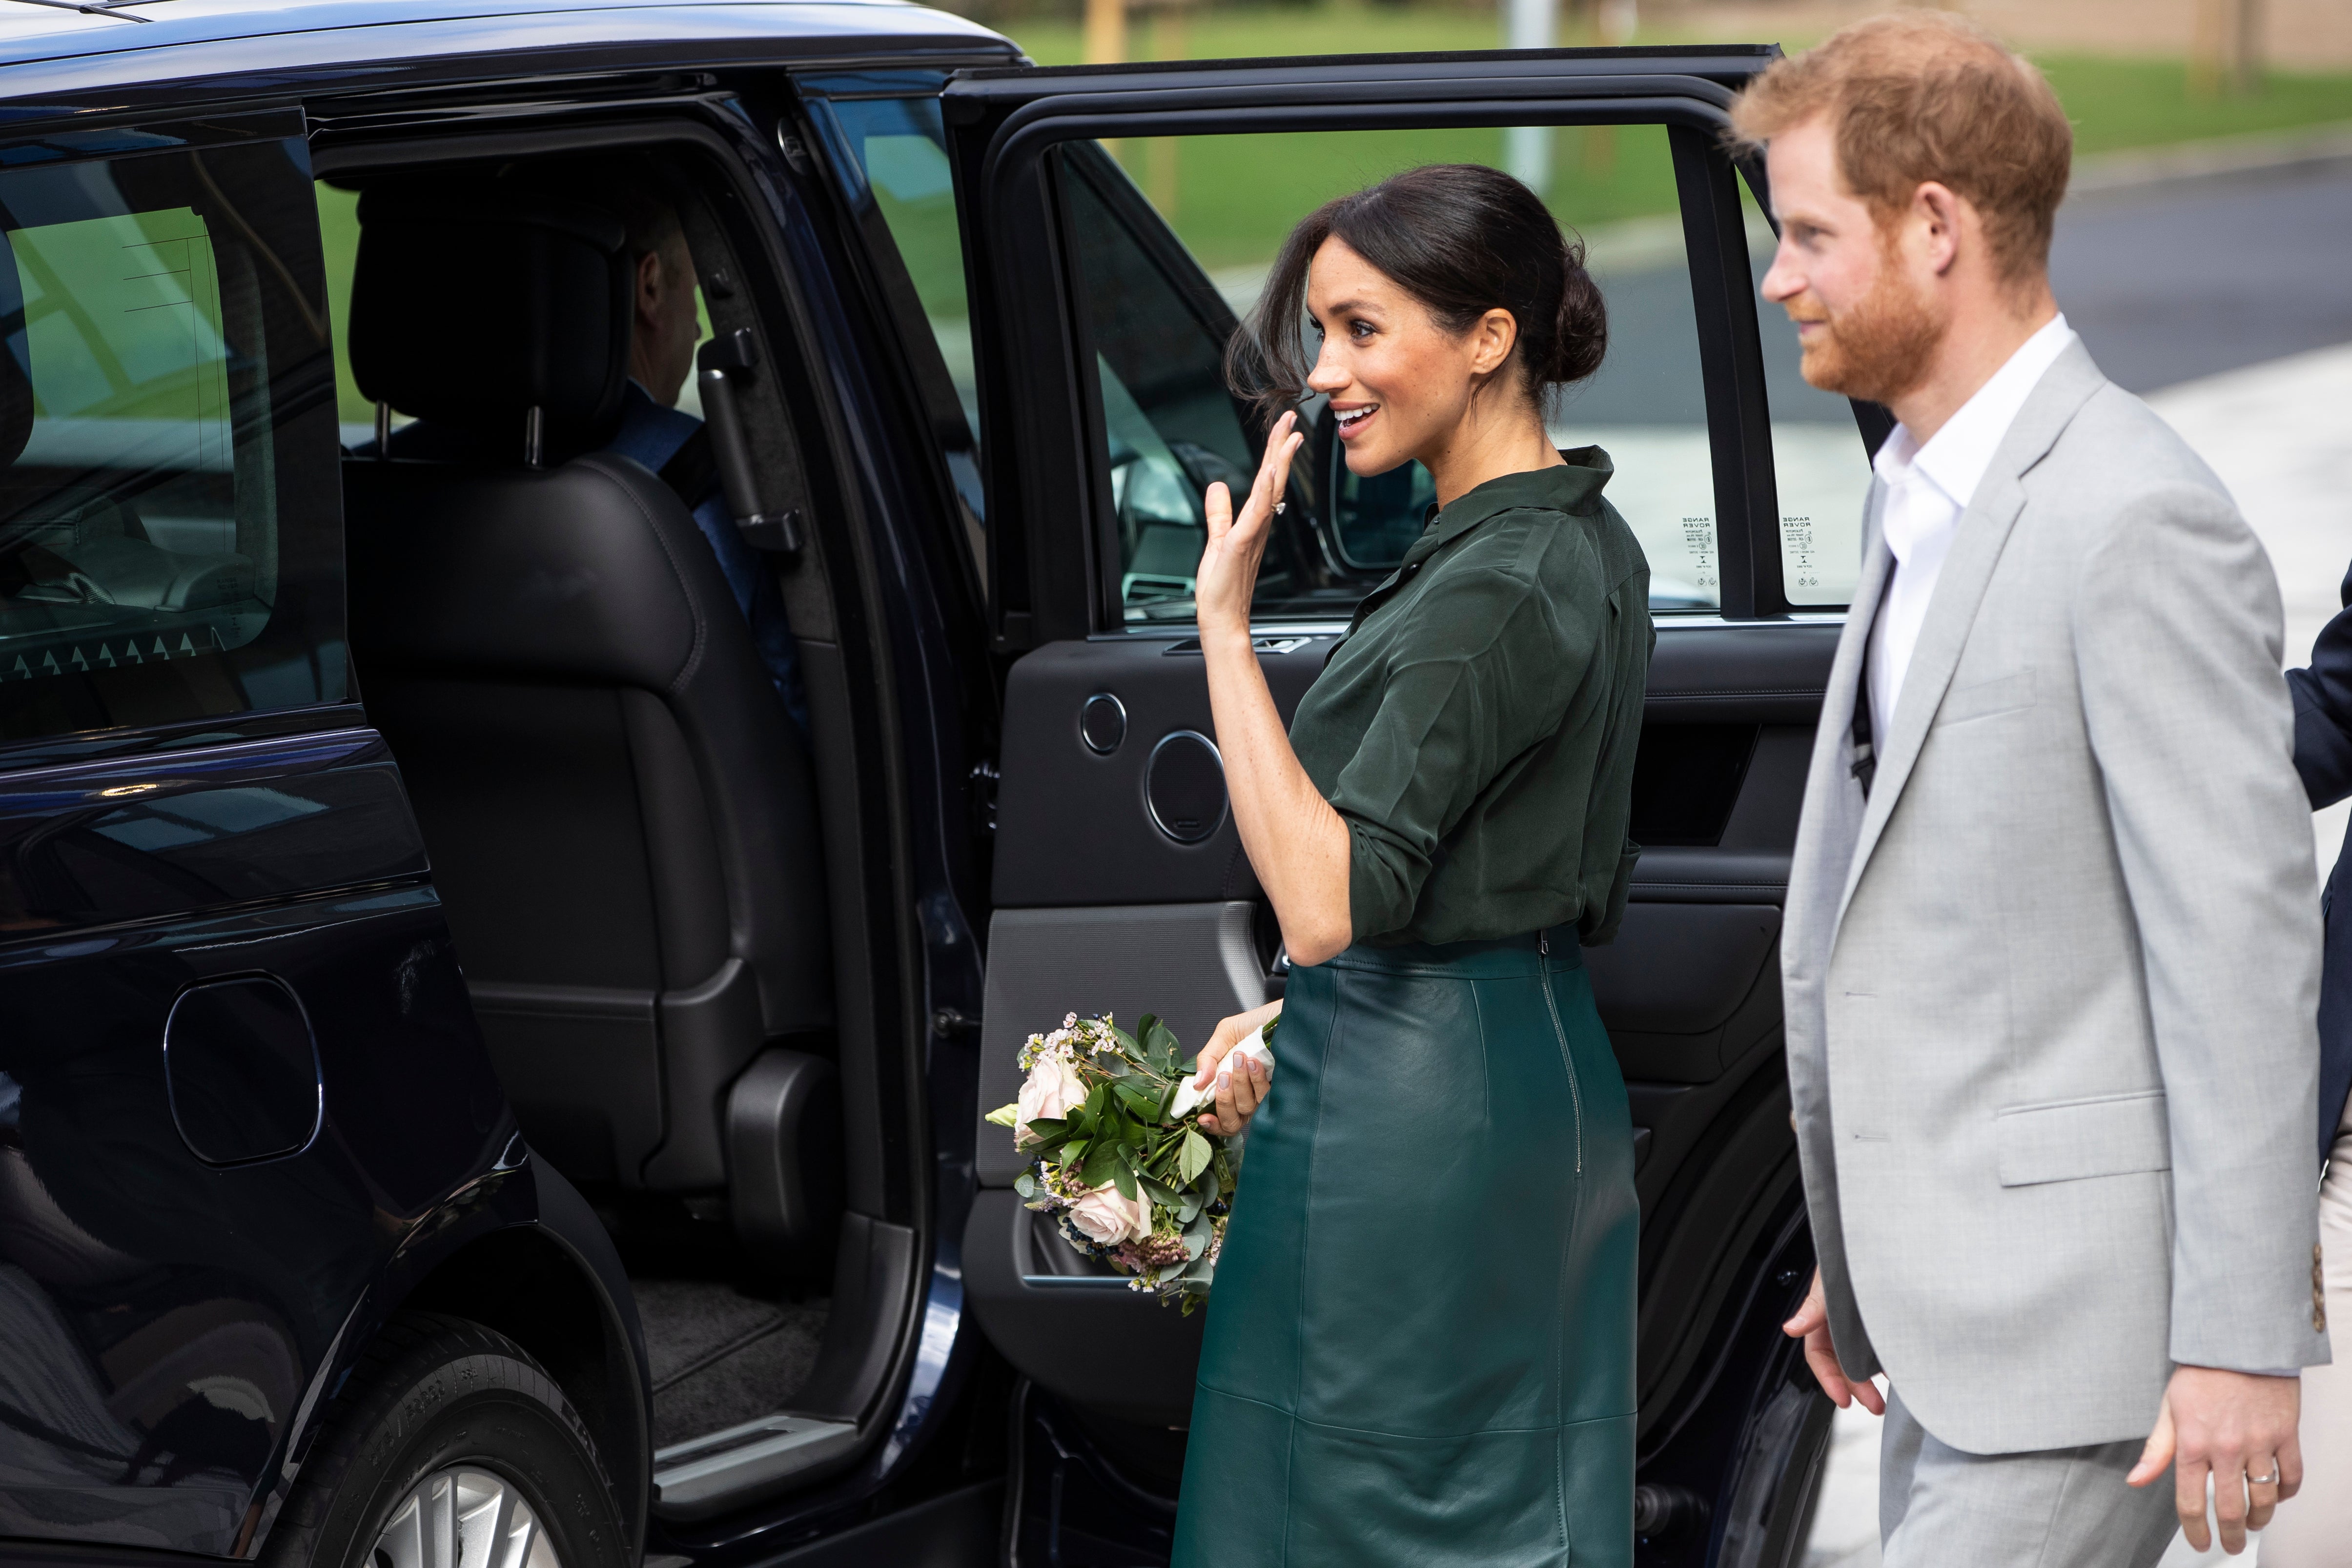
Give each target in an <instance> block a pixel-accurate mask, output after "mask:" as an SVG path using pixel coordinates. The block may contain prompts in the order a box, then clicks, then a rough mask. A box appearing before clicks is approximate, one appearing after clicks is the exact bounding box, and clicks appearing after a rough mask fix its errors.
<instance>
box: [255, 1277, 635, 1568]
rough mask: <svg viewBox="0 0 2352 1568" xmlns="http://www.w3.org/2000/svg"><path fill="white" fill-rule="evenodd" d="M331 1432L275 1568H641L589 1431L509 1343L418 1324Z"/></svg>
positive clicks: (409, 1325) (285, 1516) (391, 1338)
mask: <svg viewBox="0 0 2352 1568" xmlns="http://www.w3.org/2000/svg"><path fill="white" fill-rule="evenodd" d="M329 1422H330V1425H329V1427H328V1428H327V1430H326V1431H325V1432H324V1433H323V1434H322V1435H321V1436H320V1438H319V1439H318V1441H317V1442H316V1443H315V1444H314V1445H313V1446H312V1448H311V1451H310V1458H308V1459H307V1460H305V1461H304V1463H303V1466H302V1473H301V1477H300V1479H299V1480H297V1481H296V1482H295V1485H294V1490H293V1494H292V1495H291V1496H290V1497H289V1498H288V1499H287V1500H286V1506H285V1508H284V1510H283V1511H281V1512H280V1513H279V1515H278V1523H277V1526H276V1527H275V1528H274V1529H273V1530H271V1531H270V1532H269V1541H268V1545H267V1547H266V1548H265V1549H264V1550H263V1552H262V1554H261V1562H262V1568H634V1565H633V1563H632V1562H631V1556H632V1554H631V1552H630V1549H629V1542H628V1541H627V1538H626V1531H625V1528H624V1526H623V1524H622V1521H621V1514H620V1510H619V1507H618V1506H617V1505H616V1503H615V1502H614V1494H613V1486H612V1483H611V1482H610V1481H609V1480H608V1479H605V1476H604V1467H603V1466H602V1465H601V1464H599V1463H598V1461H597V1458H596V1449H595V1446H594V1444H593V1443H592V1442H591V1441H590V1440H589V1437H588V1432H587V1428H586V1427H583V1426H582V1425H581V1423H580V1417H579V1416H577V1415H576V1414H574V1413H573V1411H572V1405H571V1402H570V1401H569V1400H567V1399H566V1398H564V1396H563V1391H562V1389H561V1388H558V1387H557V1386H556V1385H555V1382H554V1380H553V1379H551V1378H550V1377H549V1376H548V1375H547V1374H546V1373H545V1372H543V1371H541V1369H540V1366H539V1364H538V1363H536V1362H534V1361H532V1360H531V1358H530V1354H529V1353H527V1352H526V1351H524V1350H523V1348H522V1347H521V1346H520V1345H518V1344H516V1343H514V1342H513V1341H512V1340H510V1339H508V1338H507V1337H506V1336H505V1335H504V1334H500V1333H493V1332H492V1331H490V1330H488V1329H486V1328H484V1327H482V1326H481V1325H480V1324H479V1323H474V1322H467V1321H466V1320H465V1319H463V1318H452V1317H444V1316H441V1315H439V1314H436V1313H430V1312H404V1313H402V1314H400V1315H399V1316H398V1317H396V1318H394V1320H393V1321H392V1322H391V1323H389V1324H388V1325H386V1327H385V1328H384V1330H383V1333H382V1334H381V1335H380V1336H379V1337H378V1339H377V1341H376V1343H375V1344H374V1345H373V1347H372V1348H371V1349H370V1350H369V1351H368V1353H367V1354H366V1355H365V1356H363V1357H362V1359H361V1362H360V1364H359V1365H358V1366H357V1367H355V1368H354V1369H353V1370H352V1376H351V1378H350V1379H349V1380H348V1381H347V1383H346V1384H345V1385H344V1389H343V1392H342V1394H341V1395H340V1396H338V1397H337V1398H336V1400H335V1405H334V1408H333V1409H332V1410H331V1412H330V1414H329Z"/></svg>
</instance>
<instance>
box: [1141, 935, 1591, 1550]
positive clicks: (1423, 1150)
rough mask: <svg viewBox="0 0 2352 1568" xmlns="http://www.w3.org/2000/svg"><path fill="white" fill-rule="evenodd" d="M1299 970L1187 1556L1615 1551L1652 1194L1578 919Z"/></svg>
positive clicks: (1233, 1241)
mask: <svg viewBox="0 0 2352 1568" xmlns="http://www.w3.org/2000/svg"><path fill="white" fill-rule="evenodd" d="M1538 941H1539V938H1538V937H1537V936H1526V937H1521V938H1515V939H1511V940H1507V941H1500V942H1465V943H1457V944H1454V945H1451V946H1443V947H1416V946H1399V947H1372V946H1355V947H1351V948H1349V950H1348V951H1347V952H1345V953H1342V954H1340V955H1339V956H1338V957H1337V958H1334V959H1332V960H1331V961H1330V962H1329V963H1328V964H1320V965H1317V966H1315V967H1311V968H1300V969H1295V970H1293V971H1292V973H1291V977H1290V986H1289V990H1288V993H1287V998H1286V1001H1285V1004H1284V1008H1283V1020H1282V1028H1281V1030H1280V1031H1279V1032H1278V1033H1277V1035H1276V1040H1275V1055H1276V1061H1278V1063H1279V1066H1278V1068H1277V1070H1276V1074H1275V1081H1274V1087H1273V1090H1272V1092H1271V1093H1270V1095H1269V1096H1268V1098H1267V1101H1266V1103H1265V1108H1264V1109H1262V1110H1261V1111H1260V1112H1259V1113H1258V1114H1257V1118H1256V1120H1255V1123H1254V1124H1252V1126H1251V1128H1250V1133H1249V1140H1248V1145H1247V1148H1246V1151H1245V1153H1244V1157H1243V1161H1242V1170H1241V1186H1240V1189H1239V1191H1238V1192H1237V1193H1236V1194H1235V1196H1234V1218H1233V1222H1232V1225H1231V1226H1230V1228H1228V1230H1227V1232H1226V1236H1225V1246H1224V1251H1223V1255H1222V1256H1221V1258H1220V1259H1219V1261H1218V1265H1217V1282H1216V1289H1215V1291H1214V1293H1213V1296H1212V1297H1211V1300H1210V1305H1209V1319H1208V1323H1207V1343H1206V1345H1205V1348H1204V1349H1203V1351H1202V1356H1201V1376H1200V1383H1199V1385H1198V1387H1197V1388H1196V1389H1195V1390H1194V1393H1193V1397H1192V1437H1191V1439H1190V1444H1189V1446H1188V1448H1187V1449H1186V1453H1185V1458H1184V1490H1183V1498H1182V1506H1181V1511H1180V1512H1179V1514H1178V1518H1177V1524H1176V1551H1175V1563H1176V1564H1177V1568H1260V1565H1264V1568H1276V1565H1277V1564H1281V1565H1284V1568H1370V1565H1373V1564H1396V1565H1397V1568H1408V1565H1410V1568H1432V1565H1435V1564H1454V1563H1459V1564H1464V1565H1465V1568H1466V1565H1468V1564H1474V1563H1475V1564H1477V1565H1479V1568H1518V1565H1521V1564H1526V1565H1530V1568H1532V1565H1534V1564H1538V1563H1541V1564H1563V1563H1572V1564H1575V1565H1577V1568H1586V1565H1588V1564H1593V1565H1606V1568H1624V1565H1626V1564H1629V1563H1632V1561H1633V1279H1634V1246H1635V1239H1636V1228H1637V1218H1636V1205H1635V1200H1634V1197H1633V1133H1632V1128H1631V1125H1630V1124H1629V1122H1628V1120H1627V1115H1626V1107H1625V1085H1624V1081H1623V1080H1622V1078H1621V1077H1620V1076H1619V1075H1618V1071H1617V1063H1616V1060H1615V1059H1614V1057H1613V1056H1612V1054H1611V1053H1610V1049H1609V1037H1608V1036H1607V1034H1606V1033H1604V1032H1603V1031H1602V1030H1601V1019H1600V1016H1599V1015H1598V1014H1597V1013H1595V1012H1594V1011H1593V1007H1592V988H1591V984H1590V982H1589V981H1588V980H1587V978H1586V976H1585V973H1584V967H1583V962H1582V959H1581V957H1580V955H1579V953H1578V951H1577V948H1576V946H1575V936H1574V934H1573V933H1572V932H1562V933H1559V935H1558V936H1553V937H1552V938H1551V939H1550V940H1549V942H1548V944H1546V945H1547V946H1549V953H1548V954H1546V953H1544V952H1541V951H1539V950H1538Z"/></svg>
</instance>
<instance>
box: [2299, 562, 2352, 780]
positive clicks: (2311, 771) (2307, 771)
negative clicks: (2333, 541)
mask: <svg viewBox="0 0 2352 1568" xmlns="http://www.w3.org/2000/svg"><path fill="white" fill-rule="evenodd" d="M2341 599H2342V601H2343V603H2344V604H2346V605H2347V607H2352V573H2347V575H2346V577H2345V579H2344V588H2343V591H2342V594H2341ZM2286 681H2287V685H2288V687H2289V689H2291V690H2292V691H2293V692H2294V766H2295V771H2296V772H2298V773H2300V774H2302V775H2303V789H2304V793H2305V794H2306V795H2308V796H2310V797H2311V809H2312V810H2319V809H2320V808H2321V807H2323V806H2332V805H2334V804H2335V803H2336V801H2338V800H2342V799H2344V797H2346V796H2347V795H2352V608H2347V609H2346V610H2344V611H2343V612H2340V613H2339V614H2337V616H2336V619H2335V620H2333V621H2330V622H2328V623H2327V625H2326V629H2325V630H2323V631H2322V632H2320V633H2319V640H2318V641H2317V642H2315V643H2313V644H2312V647H2311V664H2310V665H2309V666H2308V667H2307V668H2305V669H2300V670H2289V671H2288V672H2287V673H2286Z"/></svg>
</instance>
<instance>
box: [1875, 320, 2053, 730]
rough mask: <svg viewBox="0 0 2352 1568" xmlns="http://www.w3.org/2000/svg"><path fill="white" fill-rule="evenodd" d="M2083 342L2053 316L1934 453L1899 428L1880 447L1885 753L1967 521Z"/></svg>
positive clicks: (1954, 421)
mask: <svg viewBox="0 0 2352 1568" xmlns="http://www.w3.org/2000/svg"><path fill="white" fill-rule="evenodd" d="M2074 340H2075V339H2074V329H2073V328H2071V327H2069V326H2067V325H2066V318H2065V317H2064V316H2063V315H2059V316H2053V317H2052V318H2051V319H2050V320H2049V322H2048V323H2047V324H2046V325H2044V326H2043V327H2042V329H2041V330H2040V331H2038V332H2036V333H2034V334H2033V336H2032V337H2031V338H2028V339H2027V340H2025V341H2024V342H2022V343H2021V344H2019V345H2018V347H2017V352H2015V353H2013V354H2011V356H2010V357H2009V362H2008V363H2006V364H2004V365H2002V366H2001V367H2000V369H1999V370H1997V371H1994V372H1993V373H1992V377H1991V379H1990V380H1989V381H1987V382H1985V384H1984V385H1982V386H1980V387H1979V388H1978V389H1977V391H1976V395H1975V396H1974V397H1971V398H1970V399H1969V401H1968V402H1964V403H1962V404H1961V405H1960V407H1959V412H1958V413H1955V414H1953V415H1952V417H1951V418H1950V419H1948V420H1947V421H1945V423H1944V427H1943V428H1942V429H1941V430H1938V431H1937V432H1936V434H1935V435H1934V436H1933V437H1931V438H1930V439H1929V440H1928V442H1927V444H1926V445H1924V446H1922V445H1921V444H1919V443H1918V442H1917V441H1916V440H1914V439H1913V438H1912V435H1911V432H1910V431H1909V430H1908V429H1906V427H1904V426H1903V425H1900V424H1898V425H1896V426H1895V434H1892V435H1890V436H1888V437H1887V438H1886V444H1885V445H1884V446H1881V447H1880V448H1879V449H1878V456H1877V458H1876V460H1875V461H1874V463H1873V466H1874V468H1876V469H1877V471H1878V476H1879V478H1881V479H1883V480H1885V483H1886V504H1885V509H1884V510H1883V511H1882V512H1881V513H1880V527H1881V530H1882V531H1883V532H1884V533H1885V536H1886V548H1887V549H1889V550H1891V551H1892V552H1893V553H1894V556H1895V571H1894V575H1893V576H1892V577H1890V578H1889V579H1888V580H1887V584H1886V599H1885V602H1884V603H1883V604H1881V605H1880V606H1879V610H1878V618H1877V619H1876V620H1875V621H1874V622H1872V623H1871V628H1870V733H1871V735H1872V737H1874V741H1875V743H1876V747H1877V748H1878V749H1879V750H1880V751H1882V752H1883V751H1884V750H1885V747H1886V737H1887V736H1888V735H1889V734H1890V733H1892V732H1893V728H1894V720H1895V699H1896V698H1897V697H1899V696H1900V695H1902V693H1903V677H1904V675H1905V674H1906V673H1907V672H1908V671H1909V669H1910V667H1911V650H1912V649H1913V648H1915V647H1916V646H1917V645H1918V642H1919V627H1920V623H1921V622H1925V621H1926V620H1927V604H1928V601H1930V600H1931V599H1933V598H1934V597H1935V594H1936V579H1937V577H1938V576H1940V575H1941V574H1942V572H1943V570H1944V558H1945V557H1946V556H1947V555H1949V554H1950V553H1951V549H1952V538H1953V536H1954V535H1955V534H1957V533H1958V531H1959V527H1960V514H1961V513H1963V512H1965V511H1967V510H1968V509H1969V501H1971V500H1973V499H1974V498H1975V497H1976V493H1977V486H1978V485H1979V483H1980V482H1981V481H1982V480H1983V478H1984V472H1985V469H1986V468H1987V467H1989V466H1990V465H1991V463H1992V455H1993V453H1994V452H1995V451H1996V450H1998V449H1999V448H2000V443H2001V438H2002V437H2003V436H2006V435H2007V434H2009V427H2010V426H2011V424H2013V423H2016V420H2017V413H2018V410H2020V409H2021V408H2023V407H2024V406H2025V400H2026V399H2027V398H2028V397H2030V396H2031V395H2032V392H2033V389H2034V387H2035V385H2036V384H2037V383H2039V382H2041V380H2042V372H2043V371H2047V370H2048V369H2049V368H2050V367H2051V366H2052V365H2053V364H2054V363H2055V362H2056V361H2057V359H2058V356H2059V355H2061V354H2063V353H2064V352H2065V351H2066V349H2067V346H2068V345H2069V344H2071V343H2073V342H2074Z"/></svg>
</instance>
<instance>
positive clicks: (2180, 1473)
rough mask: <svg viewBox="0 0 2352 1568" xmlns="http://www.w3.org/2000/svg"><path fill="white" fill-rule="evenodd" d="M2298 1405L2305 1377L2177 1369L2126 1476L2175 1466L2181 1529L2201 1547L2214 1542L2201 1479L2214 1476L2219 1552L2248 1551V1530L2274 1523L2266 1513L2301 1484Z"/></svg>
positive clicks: (2143, 1476) (2145, 1476)
mask: <svg viewBox="0 0 2352 1568" xmlns="http://www.w3.org/2000/svg"><path fill="white" fill-rule="evenodd" d="M2302 1410H2303V1380H2302V1379H2300V1378H2295V1377H2262V1376H2257V1375H2254V1374H2253V1373H2250V1372H2221V1371H2217V1370H2215V1369H2214V1368H2212V1367H2210V1366H2183V1367H2178V1368H2175V1369H2174V1371H2173V1374H2172V1382H2171V1384H2170V1385H2169V1386H2168V1387H2167V1388H2166V1389H2165V1391H2164V1404H2163V1406H2161V1407H2160V1408H2159V1409H2158V1411H2157V1414H2156V1430H2155V1431H2153V1432H2151V1433H2149V1434H2148V1438H2147V1448H2143V1449H2141V1450H2140V1456H2139V1463H2138V1464H2137V1465H2134V1466H2133V1467H2132V1472H2131V1474H2130V1475H2129V1476H2128V1477H2127V1478H2126V1479H2128V1480H2129V1481H2130V1482H2131V1484H2132V1485H2134V1486H2136V1487H2144V1486H2146V1485H2147V1484H2148V1483H2149V1482H2150V1481H2153V1480H2155V1479H2157V1478H2158V1476H2161V1475H2162V1474H2164V1471H2165V1467H2166V1466H2168V1465H2169V1466H2171V1467H2172V1492H2173V1499H2174V1501H2175V1503H2176V1504H2177V1505H2178V1506H2179V1510H2180V1533H2181V1534H2183V1535H2185V1536H2187V1537H2188V1538H2189V1545H2191V1546H2194V1547H2195V1548H2197V1550H2198V1551H2200V1552H2203V1551H2205V1550H2207V1549H2208V1548H2210V1546H2211V1545H2212V1544H2213V1537H2212V1533H2211V1531H2209V1530H2208V1529H2207V1528H2206V1524H2205V1478H2206V1477H2207V1476H2209V1475H2210V1476H2211V1477H2212V1478H2213V1515H2214V1518H2215V1519H2216V1520H2217V1521H2219V1522H2220V1524H2221V1550H2222V1551H2224V1552H2228V1553H2230V1554H2231V1556H2233V1557H2234V1556H2236V1555H2237V1554H2238V1553H2239V1552H2243V1551H2244V1550H2245V1549H2246V1531H2249V1530H2260V1529H2261V1528H2262V1527H2263V1525H2265V1524H2268V1523H2269V1522H2270V1521H2271V1512H2272V1511H2273V1510H2274V1509H2276V1508H2277V1507H2278V1505H2279V1504H2280V1503H2281V1502H2283V1501H2284V1500H2286V1499H2288V1498H2291V1497H2293V1496H2294V1494H2295V1493H2296V1492H2297V1491H2298V1490H2301V1489H2302V1486H2303V1449H2302V1448H2300V1447H2298V1446H2297V1445H2296V1443H2295V1437H2294V1427H2295V1422H2296V1419H2297V1418H2298V1417H2299V1416H2301V1414H2302Z"/></svg>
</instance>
